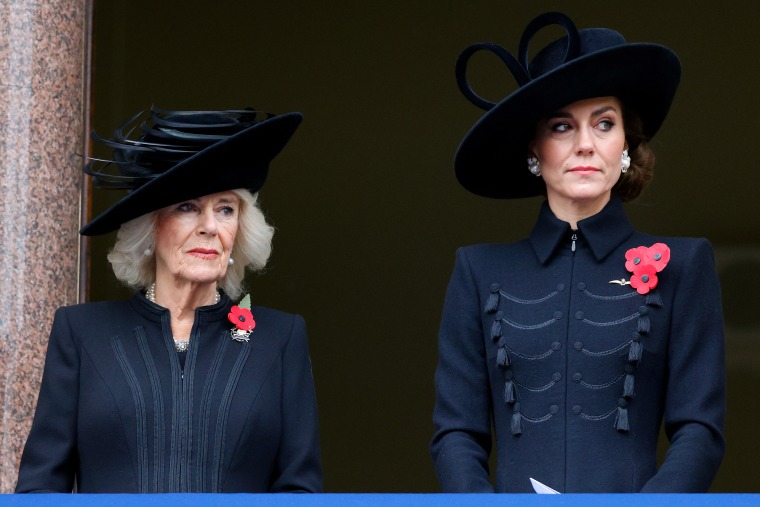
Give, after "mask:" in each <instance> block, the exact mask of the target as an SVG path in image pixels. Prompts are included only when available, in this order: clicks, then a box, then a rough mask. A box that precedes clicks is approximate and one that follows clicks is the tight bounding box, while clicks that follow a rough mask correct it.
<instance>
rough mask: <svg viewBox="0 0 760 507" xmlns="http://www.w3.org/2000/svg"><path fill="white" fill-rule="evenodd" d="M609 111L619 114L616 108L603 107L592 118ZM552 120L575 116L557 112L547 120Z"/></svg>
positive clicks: (594, 112)
mask: <svg viewBox="0 0 760 507" xmlns="http://www.w3.org/2000/svg"><path fill="white" fill-rule="evenodd" d="M607 111H615V112H617V109H616V108H615V106H602V107H600V108H599V109H596V110H594V111H592V112H591V116H592V117H593V116H599V115H600V114H604V113H606V112H607ZM552 118H573V115H572V114H570V113H568V112H566V111H556V112H554V113H552V114H550V115H549V116H547V117H546V119H547V120H550V119H552Z"/></svg>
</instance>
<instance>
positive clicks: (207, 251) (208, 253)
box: [187, 248, 219, 259]
mask: <svg viewBox="0 0 760 507" xmlns="http://www.w3.org/2000/svg"><path fill="white" fill-rule="evenodd" d="M187 253H188V254H190V255H192V256H194V257H200V258H201V259H213V258H214V257H217V256H218V255H219V252H218V251H217V250H216V249H214V248H193V249H191V250H188V251H187Z"/></svg>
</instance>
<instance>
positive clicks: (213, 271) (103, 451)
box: [16, 110, 322, 493]
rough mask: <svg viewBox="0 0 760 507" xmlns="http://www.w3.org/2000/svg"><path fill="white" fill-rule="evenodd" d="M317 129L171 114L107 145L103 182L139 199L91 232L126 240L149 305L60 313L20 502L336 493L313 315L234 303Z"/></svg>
mask: <svg viewBox="0 0 760 507" xmlns="http://www.w3.org/2000/svg"><path fill="white" fill-rule="evenodd" d="M300 122H301V115H300V114H298V113H290V114H284V115H279V116H273V115H264V116H262V115H261V114H259V113H256V112H255V111H252V110H240V111H221V112H192V111H190V112H171V113H165V112H162V111H158V110H153V111H151V115H150V119H149V120H148V121H144V122H142V121H141V120H140V118H139V115H138V116H136V117H134V118H132V119H131V120H130V121H129V122H128V123H127V124H125V125H124V126H122V128H121V129H119V130H117V132H116V135H115V136H114V138H113V139H112V140H109V141H106V140H104V139H101V138H97V139H99V140H101V141H103V142H105V143H106V144H108V145H109V146H111V147H113V148H114V157H113V160H112V161H109V162H106V163H105V164H104V165H106V166H108V165H115V166H117V167H118V169H119V172H120V174H116V175H107V174H105V173H104V172H103V171H102V168H93V167H88V168H87V169H86V172H88V173H90V174H93V175H94V180H95V183H96V184H100V185H103V186H107V187H117V188H128V189H130V190H131V191H130V192H129V193H128V194H127V195H126V197H124V198H123V199H122V200H120V201H119V202H117V203H116V204H115V205H114V206H112V207H111V208H110V209H108V210H107V211H106V212H105V213H103V214H102V215H100V216H99V217H97V218H96V219H94V220H93V221H92V222H91V223H89V224H87V225H86V226H85V227H83V229H82V231H81V233H82V234H84V235H97V234H103V233H106V232H109V231H112V230H115V229H118V235H117V241H116V244H115V246H114V248H113V250H112V252H111V253H110V255H109V256H108V259H109V261H110V262H111V264H112V266H113V269H114V273H115V274H116V276H117V278H119V279H120V280H121V281H123V282H124V283H126V284H127V285H129V286H130V287H133V288H135V289H136V292H135V294H134V296H133V297H132V298H131V299H130V300H128V301H123V302H113V301H109V302H101V303H89V304H83V305H75V306H71V307H64V308H60V309H58V311H57V312H56V315H55V321H54V323H53V329H52V332H51V335H50V342H49V346H48V352H47V359H46V363H45V370H44V375H43V379H42V387H41V390H40V395H39V400H38V404H37V411H36V414H35V417H34V422H33V425H32V429H31V432H30V434H29V438H28V440H27V443H26V447H25V448H24V453H23V456H22V460H21V468H20V471H19V479H18V484H17V489H16V490H17V491H18V492H31V491H57V492H70V491H72V489H73V488H76V490H77V491H78V492H83V493H94V492H145V493H147V492H287V491H303V492H314V491H320V490H321V488H322V472H321V465H320V458H319V436H318V421H317V407H316V398H315V394H314V386H313V381H312V375H311V363H310V359H309V353H308V346H307V341H306V331H305V326H304V322H303V319H302V318H301V317H299V316H297V315H291V314H287V313H283V312H279V311H276V310H272V309H269V308H264V307H260V306H254V307H251V306H250V296H246V297H245V298H244V299H243V301H241V302H240V303H238V305H235V304H234V303H233V301H232V300H231V298H238V297H239V296H240V295H241V292H242V288H241V282H242V280H243V275H244V273H245V270H246V268H251V269H254V270H255V269H261V268H262V267H263V266H264V265H265V263H266V261H267V258H268V257H269V254H270V250H271V238H272V233H273V230H272V227H270V226H269V225H267V223H266V221H265V219H264V216H263V214H262V212H261V210H260V209H259V208H258V206H257V203H256V195H257V194H256V192H257V191H258V190H259V189H260V188H261V186H262V184H263V183H264V180H265V178H266V174H267V170H268V166H269V163H270V161H271V160H272V159H273V158H274V157H275V156H276V155H277V153H279V151H280V150H281V149H282V148H283V147H284V146H285V144H286V143H287V141H288V140H289V138H290V137H291V135H292V134H293V132H294V131H295V130H296V128H297V127H298V125H299V124H300ZM137 125H139V131H140V132H141V133H142V135H141V136H140V137H139V138H138V139H136V140H133V139H130V133H131V132H133V131H134V130H136V127H137Z"/></svg>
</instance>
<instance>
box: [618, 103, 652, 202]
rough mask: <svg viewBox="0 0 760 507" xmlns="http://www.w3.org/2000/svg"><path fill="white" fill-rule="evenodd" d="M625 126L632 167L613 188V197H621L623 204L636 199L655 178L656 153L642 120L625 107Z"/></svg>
mask: <svg viewBox="0 0 760 507" xmlns="http://www.w3.org/2000/svg"><path fill="white" fill-rule="evenodd" d="M623 126H624V128H625V140H626V141H628V146H629V147H633V148H629V149H628V154H629V155H630V157H631V167H629V168H628V171H627V172H625V173H623V174H621V175H620V179H619V180H618V181H617V183H615V186H614V187H612V195H616V196H618V197H620V200H622V201H623V202H627V201H632V200H634V199H636V198H637V197H638V196H639V194H641V191H642V190H644V188H645V187H646V186H647V185H649V182H650V181H652V178H653V177H654V158H655V157H654V152H653V151H652V149H651V148H650V147H649V145H648V144H647V139H646V138H645V137H644V134H643V133H642V132H643V128H642V123H641V119H640V118H639V116H638V115H637V114H636V113H635V112H633V111H632V110H630V109H629V108H627V107H626V106H625V105H623Z"/></svg>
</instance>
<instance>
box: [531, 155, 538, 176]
mask: <svg viewBox="0 0 760 507" xmlns="http://www.w3.org/2000/svg"><path fill="white" fill-rule="evenodd" d="M528 171H530V173H531V174H532V175H533V176H541V162H539V161H538V159H537V158H536V157H528Z"/></svg>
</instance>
